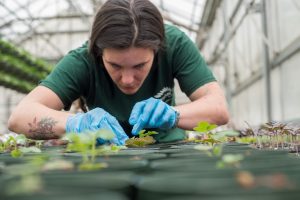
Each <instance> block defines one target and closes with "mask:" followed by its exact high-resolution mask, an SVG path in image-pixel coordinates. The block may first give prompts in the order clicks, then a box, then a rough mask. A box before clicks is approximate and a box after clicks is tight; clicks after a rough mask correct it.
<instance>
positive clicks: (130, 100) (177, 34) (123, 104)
mask: <svg viewBox="0 0 300 200" xmlns="http://www.w3.org/2000/svg"><path fill="white" fill-rule="evenodd" d="M165 34H166V44H165V49H164V50H159V51H158V52H157V54H156V55H155V58H154V62H153V65H152V68H151V70H150V73H149V75H148V77H147V78H146V79H145V81H144V83H143V85H142V86H141V88H140V89H139V90H138V91H137V92H136V93H135V94H133V95H126V94H124V93H122V92H121V91H120V90H119V89H118V87H117V86H116V85H115V84H114V83H113V81H112V79H111V78H110V76H109V74H108V73H107V71H106V70H105V68H104V66H103V62H102V60H100V61H99V62H98V63H97V64H96V63H95V62H94V61H93V59H92V57H91V55H89V54H88V46H87V43H85V44H84V45H83V46H82V47H80V48H77V49H75V50H72V51H70V52H69V53H68V54H67V55H66V56H65V57H64V58H63V59H62V60H61V61H60V62H59V63H58V64H57V66H56V67H55V68H54V70H53V71H52V72H51V73H50V74H49V75H48V76H47V78H46V79H45V80H43V81H41V83H40V85H43V86H46V87H48V88H50V89H51V90H53V91H54V92H55V93H56V94H57V95H58V96H59V97H60V99H61V100H62V102H63V103H64V105H65V107H66V108H68V107H70V105H71V103H72V102H73V101H74V100H76V99H77V98H79V97H80V96H83V97H84V98H85V100H86V103H87V106H88V108H89V109H90V110H91V109H93V108H96V107H100V108H103V109H104V110H106V111H107V112H109V113H110V114H111V115H113V116H114V117H116V118H117V119H118V121H119V122H120V124H121V126H122V127H123V128H124V130H125V132H126V133H127V134H128V135H129V136H131V129H132V126H131V125H130V124H129V123H128V119H129V116H130V113H131V110H132V108H133V106H134V104H135V103H137V102H139V101H142V100H145V99H148V98H150V97H155V98H159V99H161V100H163V101H164V102H166V103H168V104H169V105H173V106H174V105H175V96H174V78H176V79H177V80H178V82H179V85H180V88H181V90H182V91H183V92H184V93H185V94H186V95H187V96H189V95H191V94H192V93H193V92H194V91H195V90H196V89H198V88H199V87H201V86H202V85H204V84H206V83H208V82H212V81H215V78H214V76H213V74H212V72H211V71H210V69H209V68H208V67H207V65H206V63H205V61H204V60H203V58H202V57H201V55H200V53H199V51H198V49H197V47H196V46H195V44H194V43H193V42H192V41H191V40H190V39H189V38H188V37H187V36H186V35H185V34H184V33H183V32H182V31H180V30H179V29H178V28H176V27H174V26H170V25H166V26H165ZM158 131H159V133H160V134H159V135H156V139H157V140H158V141H159V142H168V141H176V140H181V139H184V137H185V134H184V131H183V130H181V129H171V130H168V131H162V130H158Z"/></svg>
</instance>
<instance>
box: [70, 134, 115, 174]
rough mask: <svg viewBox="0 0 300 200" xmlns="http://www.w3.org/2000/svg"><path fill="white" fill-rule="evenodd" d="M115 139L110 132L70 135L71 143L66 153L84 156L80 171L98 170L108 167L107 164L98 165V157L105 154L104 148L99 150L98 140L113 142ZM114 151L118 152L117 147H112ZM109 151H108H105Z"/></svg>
mask: <svg viewBox="0 0 300 200" xmlns="http://www.w3.org/2000/svg"><path fill="white" fill-rule="evenodd" d="M114 137H115V135H114V133H112V132H111V131H108V130H98V131H95V132H86V133H81V134H78V133H70V134H68V135H67V138H68V139H69V140H70V141H71V142H70V143H69V144H68V146H67V149H66V151H68V152H78V153H80V154H81V155H82V163H81V164H80V165H79V170H98V169H102V168H105V167H107V164H106V163H96V162H95V158H96V156H97V155H101V154H103V153H104V152H105V151H103V148H101V147H99V148H97V145H96V143H97V140H96V139H97V138H101V139H103V140H111V139H113V138H114ZM111 149H113V150H112V151H116V147H114V146H111ZM105 150H106V151H107V149H105Z"/></svg>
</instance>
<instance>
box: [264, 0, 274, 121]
mask: <svg viewBox="0 0 300 200" xmlns="http://www.w3.org/2000/svg"><path fill="white" fill-rule="evenodd" d="M261 18H262V28H263V34H264V36H265V37H266V38H269V36H268V26H267V23H268V22H267V7H266V0H262V1H261ZM262 43H263V56H264V57H263V58H264V66H263V75H264V76H263V78H264V81H265V97H266V108H267V121H269V122H270V121H272V98H271V79H270V76H271V65H270V55H269V46H268V45H267V44H266V43H265V42H264V41H263V40H262Z"/></svg>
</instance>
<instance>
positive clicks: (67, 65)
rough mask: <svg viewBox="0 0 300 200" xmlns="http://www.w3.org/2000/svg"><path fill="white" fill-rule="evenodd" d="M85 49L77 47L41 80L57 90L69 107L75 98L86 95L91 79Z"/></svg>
mask: <svg viewBox="0 0 300 200" xmlns="http://www.w3.org/2000/svg"><path fill="white" fill-rule="evenodd" d="M85 56H86V53H85V50H83V49H80V48H79V49H77V50H73V51H71V52H69V53H68V54H67V55H66V56H64V57H63V58H62V59H61V60H60V61H59V62H58V64H57V65H56V66H55V68H54V69H53V70H52V72H51V73H50V74H49V75H48V76H47V77H46V78H45V79H44V80H42V81H41V82H40V85H42V86H45V87H47V88H49V89H51V90H52V91H53V92H55V93H56V94H57V95H58V96H59V98H60V99H61V101H62V102H63V104H64V106H65V109H69V108H70V105H71V104H72V102H73V101H74V100H76V99H77V98H79V97H80V96H81V95H84V88H87V85H86V84H87V82H88V80H89V70H88V66H87V65H88V63H87V59H86V57H85Z"/></svg>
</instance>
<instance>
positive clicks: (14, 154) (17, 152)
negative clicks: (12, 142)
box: [10, 149, 22, 158]
mask: <svg viewBox="0 0 300 200" xmlns="http://www.w3.org/2000/svg"><path fill="white" fill-rule="evenodd" d="M10 155H11V156H12V157H13V158H19V157H21V156H22V152H21V151H20V150H19V149H14V150H12V151H11V152H10Z"/></svg>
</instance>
